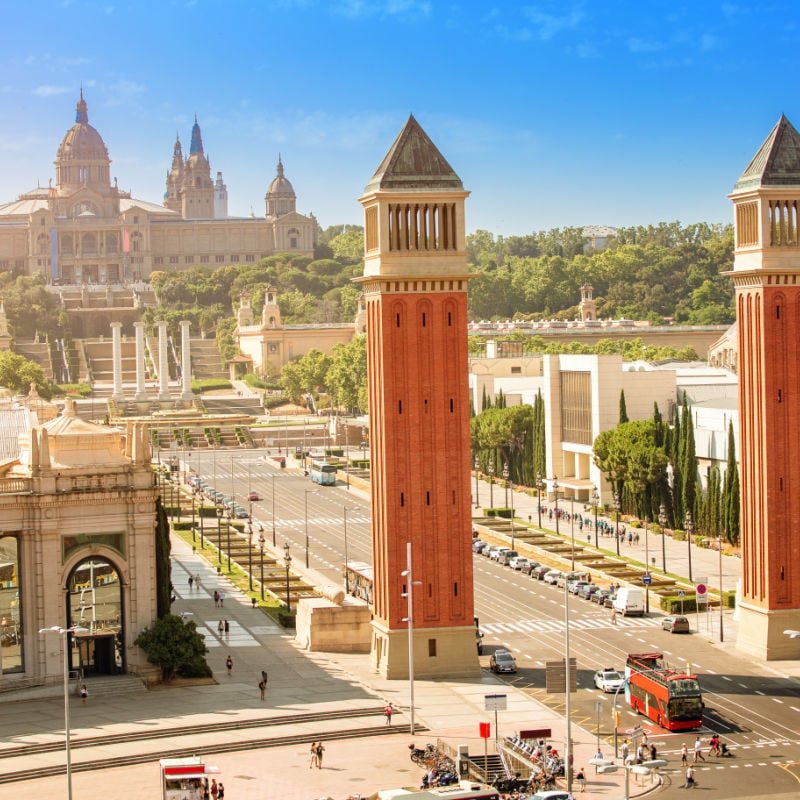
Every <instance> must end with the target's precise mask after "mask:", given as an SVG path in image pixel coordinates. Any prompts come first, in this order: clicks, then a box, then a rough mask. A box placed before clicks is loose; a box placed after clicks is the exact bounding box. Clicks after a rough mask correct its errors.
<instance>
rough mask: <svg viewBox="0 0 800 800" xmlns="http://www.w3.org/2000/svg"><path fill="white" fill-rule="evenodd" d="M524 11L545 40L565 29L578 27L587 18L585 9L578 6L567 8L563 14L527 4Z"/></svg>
mask: <svg viewBox="0 0 800 800" xmlns="http://www.w3.org/2000/svg"><path fill="white" fill-rule="evenodd" d="M522 13H523V14H524V15H525V17H526V18H527V19H528V21H529V22H530V24H531V25H532V26H533V28H534V29H535V32H536V36H537V37H538V38H539V39H543V40H545V41H546V40H548V39H552V38H553V37H554V36H555V35H556V34H559V33H562V32H563V31H566V30H571V29H573V28H577V27H578V25H580V23H581V22H583V20H584V18H585V15H584V13H583V11H582V10H581V9H580V8H579V7H578V6H575V7H573V8H572V9H565V13H563V14H553V13H550V12H549V11H543V10H542V9H541V8H540V7H539V6H525V7H524V8H523V9H522Z"/></svg>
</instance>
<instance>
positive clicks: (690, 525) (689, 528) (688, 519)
mask: <svg viewBox="0 0 800 800" xmlns="http://www.w3.org/2000/svg"><path fill="white" fill-rule="evenodd" d="M684 525H685V526H686V546H687V552H688V554H689V581H690V582H691V580H692V533H693V532H694V522H693V521H692V512H691V511H687V512H686V516H685V517H684Z"/></svg>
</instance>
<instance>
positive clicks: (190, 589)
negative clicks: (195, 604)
mask: <svg viewBox="0 0 800 800" xmlns="http://www.w3.org/2000/svg"><path fill="white" fill-rule="evenodd" d="M193 586H194V575H190V576H189V591H190V592H191V591H192V587H193Z"/></svg>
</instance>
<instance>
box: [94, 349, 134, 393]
mask: <svg viewBox="0 0 800 800" xmlns="http://www.w3.org/2000/svg"><path fill="white" fill-rule="evenodd" d="M121 348H122V382H123V383H135V382H136V342H134V341H123V342H122V343H121ZM83 352H84V356H85V358H86V362H87V365H88V368H89V373H90V374H91V376H92V383H93V384H95V383H109V384H113V382H114V360H113V345H112V343H111V341H110V340H105V339H104V340H102V341H97V340H84V342H83Z"/></svg>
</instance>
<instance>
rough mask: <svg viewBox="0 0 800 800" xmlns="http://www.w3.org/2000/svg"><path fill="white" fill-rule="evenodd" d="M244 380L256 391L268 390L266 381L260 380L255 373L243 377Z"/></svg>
mask: <svg viewBox="0 0 800 800" xmlns="http://www.w3.org/2000/svg"><path fill="white" fill-rule="evenodd" d="M242 380H243V381H244V382H245V383H246V384H247V385H248V386H252V387H253V388H254V389H266V388H267V385H266V384H265V383H264V381H262V380H261V378H259V377H258V375H256V374H255V373H253V372H248V373H246V374H245V375H244V376H243V377H242Z"/></svg>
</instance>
